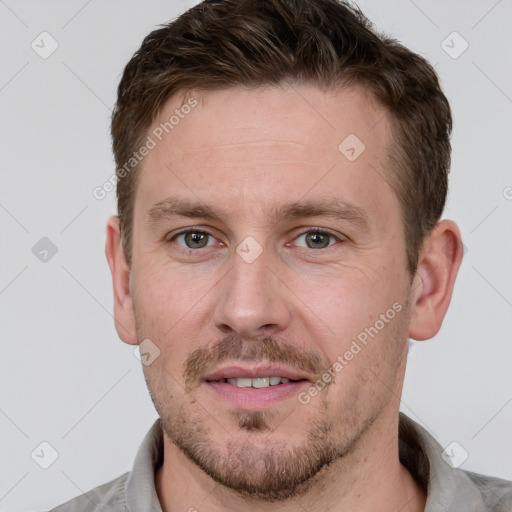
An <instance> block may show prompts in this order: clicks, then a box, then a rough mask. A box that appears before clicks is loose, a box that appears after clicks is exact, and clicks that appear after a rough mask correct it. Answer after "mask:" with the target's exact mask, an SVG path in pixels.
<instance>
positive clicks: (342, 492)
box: [155, 411, 426, 512]
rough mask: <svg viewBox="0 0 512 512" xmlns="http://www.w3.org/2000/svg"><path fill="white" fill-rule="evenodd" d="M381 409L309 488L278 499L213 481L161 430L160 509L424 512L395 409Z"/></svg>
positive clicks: (157, 479) (422, 494)
mask: <svg viewBox="0 0 512 512" xmlns="http://www.w3.org/2000/svg"><path fill="white" fill-rule="evenodd" d="M393 413H394V416H393V415H391V417H389V416H390V415H389V414H388V415H387V416H388V417H386V416H385V415H381V417H380V418H379V420H377V421H376V422H375V423H374V424H373V425H372V426H371V427H370V429H368V431H367V432H366V433H365V435H364V436H363V437H362V438H361V439H359V442H358V443H357V446H356V447H355V448H354V450H353V451H352V452H351V453H350V454H348V455H346V456H345V457H343V458H341V459H338V460H337V461H335V462H334V463H333V464H331V465H330V466H329V467H328V468H324V469H323V470H322V471H321V472H320V473H319V474H318V475H317V476H316V477H315V481H314V482H313V485H311V486H310V487H309V489H308V491H307V492H306V493H304V494H302V495H300V496H298V497H296V498H292V499H290V500H286V501H282V502H274V503H265V502H261V501H258V502H256V501H252V502H251V501H248V500H247V499H245V498H242V497H240V496H239V495H238V494H236V493H234V492H233V491H232V490H230V489H227V488H224V487H222V486H220V485H219V484H217V483H216V482H214V481H213V480H212V479H211V478H210V477H209V476H208V475H206V474H205V473H204V472H203V471H202V470H201V469H199V468H198V467H197V466H196V465H195V464H193V463H192V462H191V461H190V460H189V459H188V458H187V457H186V456H185V455H184V454H183V453H182V452H181V451H180V450H179V449H178V448H177V447H176V446H175V445H174V444H173V443H172V442H171V441H170V439H169V438H168V437H167V435H166V434H165V432H164V462H163V465H162V466H161V467H160V468H159V469H158V471H157V473H156V477H155V484H156V489H157V494H158V497H159V499H160V504H161V506H162V510H163V511H164V512H177V511H183V510H187V511H190V512H194V511H196V512H203V511H208V512H218V511H219V512H220V511H223V512H231V511H240V510H243V511H244V512H252V511H256V510H257V511H258V512H267V511H270V510H272V512H289V511H290V512H291V511H292V510H293V511H296V510H297V508H299V509H300V508H304V509H305V510H321V511H325V512H337V511H342V510H354V511H358V510H379V511H380V512H392V511H396V510H401V511H402V512H423V511H424V509H425V502H426V495H425V492H424V491H423V490H422V489H421V488H420V487H419V485H418V484H417V483H416V482H415V481H414V479H413V478H412V476H411V475H410V474H409V472H408V471H407V470H406V469H405V468H404V467H403V466H402V465H401V464H400V460H399V457H398V414H397V413H396V411H394V412H393Z"/></svg>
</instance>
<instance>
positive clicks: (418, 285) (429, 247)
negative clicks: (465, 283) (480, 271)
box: [409, 220, 463, 340]
mask: <svg viewBox="0 0 512 512" xmlns="http://www.w3.org/2000/svg"><path fill="white" fill-rule="evenodd" d="M462 247H463V246H462V239H461V236H460V232H459V228H458V227H457V224H455V222H453V221H451V220H442V221H440V222H438V223H437V225H436V226H435V228H434V229H433V231H432V234H431V235H430V236H429V237H428V238H426V239H425V241H424V244H423V248H422V250H421V253H420V257H419V260H418V269H417V271H416V275H415V276H414V280H413V284H412V289H411V290H412V303H411V322H410V324H409V337H410V338H413V339H415V340H427V339H430V338H433V337H434V336H435V335H436V334H437V333H438V332H439V329H440V328H441V325H442V323H443V319H444V316H445V314H446V311H447V309H448V306H449V304H450V300H451V298H452V292H453V287H454V285H455V278H456V277H457V273H458V271H459V267H460V264H461V262H462V253H463V250H462Z"/></svg>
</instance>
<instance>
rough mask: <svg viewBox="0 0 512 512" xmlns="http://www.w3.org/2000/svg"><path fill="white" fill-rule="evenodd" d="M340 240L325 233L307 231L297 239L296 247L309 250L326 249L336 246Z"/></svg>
mask: <svg viewBox="0 0 512 512" xmlns="http://www.w3.org/2000/svg"><path fill="white" fill-rule="evenodd" d="M337 241H339V238H337V237H336V236H334V235H332V234H331V233H327V232H325V231H316V230H315V231H307V232H306V233H302V235H300V236H298V237H297V238H296V239H295V243H296V245H298V246H300V247H307V248H308V249H325V248H326V247H329V246H330V245H334V244H335V243H336V242H337Z"/></svg>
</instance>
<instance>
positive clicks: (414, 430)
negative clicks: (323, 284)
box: [124, 413, 482, 512]
mask: <svg viewBox="0 0 512 512" xmlns="http://www.w3.org/2000/svg"><path fill="white" fill-rule="evenodd" d="M399 441H400V442H399V446H400V461H401V463H402V464H403V465H404V466H405V467H406V468H407V470H408V471H409V472H410V473H411V475H412V476H413V478H414V479H415V480H416V481H417V482H418V484H419V485H420V486H422V487H423V489H424V490H425V491H426V493H427V504H426V507H425V512H436V511H439V510H464V511H465V512H481V504H482V501H481V500H482V498H481V494H480V492H479V490H478V488H477V486H475V485H474V483H473V482H472V480H471V479H470V478H469V477H468V476H467V474H466V473H465V472H464V471H462V470H460V469H454V468H452V467H451V466H450V465H449V464H448V463H447V462H446V461H445V460H444V459H443V458H442V456H441V454H442V453H443V449H442V447H441V445H440V444H439V443H438V442H437V441H436V440H435V439H434V438H433V437H432V436H431V435H430V434H429V433H428V432H427V431H426V430H425V429H424V428H422V427H421V426H420V425H418V424H417V423H416V422H414V421H413V420H411V419H410V418H408V417H407V416H406V415H405V414H403V413H400V422H399ZM162 461H163V435H162V426H161V421H160V419H158V420H156V421H155V423H154V424H153V426H152V427H151V428H150V430H149V432H148V433H147V434H146V437H145V438H144V441H143V442H142V444H141V446H140V448H139V450H138V452H137V455H136V457H135V462H134V464H133V469H132V471H131V472H130V474H129V476H128V478H127V480H126V484H125V487H124V494H125V499H126V504H125V506H126V510H127V511H128V512H162V509H161V507H160V502H159V500H158V495H157V493H156V488H155V472H156V470H157V469H158V467H159V466H160V465H161V464H162Z"/></svg>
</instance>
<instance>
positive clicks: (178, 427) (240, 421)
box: [139, 319, 407, 503]
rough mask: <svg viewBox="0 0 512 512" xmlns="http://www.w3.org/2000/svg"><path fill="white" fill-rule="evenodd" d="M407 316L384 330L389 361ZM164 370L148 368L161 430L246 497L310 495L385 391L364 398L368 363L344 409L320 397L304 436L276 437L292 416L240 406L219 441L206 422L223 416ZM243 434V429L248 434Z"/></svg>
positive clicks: (398, 354) (369, 420)
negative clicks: (175, 386)
mask: <svg viewBox="0 0 512 512" xmlns="http://www.w3.org/2000/svg"><path fill="white" fill-rule="evenodd" d="M406 323H407V321H406V320H405V319H403V320H400V319H398V321H397V324H395V325H393V326H392V329H391V330H390V332H388V333H387V334H388V336H390V337H392V338H393V343H391V344H390V345H389V346H390V347H393V349H392V350H391V352H390V353H388V354H387V358H389V360H388V365H391V366H395V365H396V366H399V365H401V362H402V357H403V349H401V348H400V339H402V338H403V337H404V336H405V340H407V335H406V331H405V330H404V326H405V324H406ZM404 333H405V334H404ZM139 339H143V337H139ZM402 342H403V341H402ZM252 343H254V342H252ZM253 346H255V345H253ZM266 355H268V354H266ZM157 361H158V360H157ZM376 364H377V366H376V368H375V369H378V366H379V364H380V363H376ZM154 370H156V368H155V369H154ZM166 373H167V372H166V371H165V369H163V368H160V369H159V371H155V372H153V371H152V370H150V369H149V367H145V368H144V375H145V378H146V383H147V385H148V389H149V392H150V395H151V399H152V400H153V403H154V405H155V408H156V410H157V412H158V414H159V416H160V418H161V422H162V429H163V432H164V435H166V436H167V437H168V439H169V440H170V441H171V442H172V443H173V444H174V445H175V446H176V447H177V448H178V449H179V450H181V452H182V453H183V454H184V455H185V456H186V457H187V458H188V459H189V460H190V461H191V462H192V463H193V464H195V465H196V466H197V467H198V468H200V469H201V470H202V471H203V472H204V473H206V474H207V475H208V476H209V477H211V478H212V479H213V480H214V481H215V482H217V483H219V484H220V485H222V486H224V487H225V488H227V489H230V490H232V491H233V492H235V493H236V494H237V495H239V496H241V497H243V498H245V499H246V500H248V501H260V502H269V503H270V502H279V501H285V500H289V499H291V498H296V497H300V496H302V495H305V494H307V493H308V491H310V489H311V488H312V487H313V486H314V485H315V484H317V483H318V482H319V481H320V480H321V479H322V478H323V476H325V474H326V472H327V469H328V468H330V467H332V466H333V465H334V464H337V463H340V462H341V463H342V462H343V460H344V459H346V458H347V457H348V456H349V455H350V454H351V453H352V452H353V451H354V450H355V448H356V447H357V446H358V444H359V442H360V440H361V439H362V438H363V437H364V435H365V433H366V432H367V431H368V430H369V429H370V428H371V426H372V425H373V424H374V423H375V422H376V421H377V420H378V418H379V417H380V416H381V414H382V412H383V410H384V409H385V407H386V405H387V401H386V399H385V398H384V396H385V395H386V392H385V391H382V390H381V391H380V393H381V394H382V396H381V397H380V398H378V399H377V401H376V402H375V403H373V405H370V406H368V404H367V403H366V402H365V399H364V398H365V397H361V396H360V394H361V390H362V389H363V388H364V387H365V385H364V383H365V381H369V380H372V379H373V378H374V374H373V375H372V374H371V373H370V372H369V371H368V370H366V371H365V372H363V375H361V382H360V385H359V386H358V387H356V388H355V390H354V393H353V395H352V396H351V398H350V403H345V404H343V408H341V407H338V408H336V409H334V410H331V412H329V411H330V409H329V407H328V403H329V402H328V400H327V395H328V391H329V389H328V388H326V390H324V392H322V393H321V396H318V397H317V398H318V400H319V401H320V406H319V407H318V409H317V413H316V414H315V416H316V417H315V418H312V419H309V420H308V421H307V422H305V423H304V425H305V427H304V432H305V433H304V435H303V437H302V439H303V441H302V442H300V443H296V444H294V445H292V444H290V443H288V442H285V441H284V440H274V441H273V440H272V438H273V436H274V434H273V430H277V429H278V427H279V425H280V422H281V421H287V420H288V421H289V418H281V419H279V418H280V416H279V415H278V414H277V413H275V412H268V411H241V410H231V411H229V414H230V416H231V418H232V419H234V420H235V424H236V425H237V427H238V430H237V431H236V434H235V435H234V436H230V435H229V434H227V433H225V431H224V430H222V427H219V428H220V430H221V432H222V434H226V435H225V436H224V437H225V438H226V440H225V441H224V442H221V441H216V439H215V437H214V435H213V433H212V431H211V428H210V427H209V426H208V422H209V421H210V422H211V423H212V425H215V424H216V425H217V427H218V422H217V421H216V420H215V419H214V418H212V417H211V415H210V414H209V413H208V412H206V410H205V409H203V408H202V407H201V405H199V406H198V407H197V410H199V411H200V412H199V413H193V412H191V411H190V410H189V409H188V407H190V404H192V403H194V402H195V398H194V394H193V393H190V392H189V393H188V394H186V395H185V396H184V397H182V396H179V395H180V393H178V394H176V393H175V392H173V390H172V389H169V387H168V386H169V382H170V381H172V380H173V379H166V377H165V374H166ZM397 373H398V371H397ZM363 392H364V393H367V391H363ZM177 395H178V396H177ZM332 405H333V404H332V403H331V408H332ZM300 407H306V406H305V405H301V406H300ZM341 417H342V418H343V419H342V420H341V421H340V418H341ZM238 434H242V436H243V440H241V439H240V437H239V436H238ZM349 466H350V464H347V465H343V464H339V468H337V470H336V471H337V476H338V478H343V476H342V474H338V469H339V470H340V471H343V470H345V471H348V470H349Z"/></svg>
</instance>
